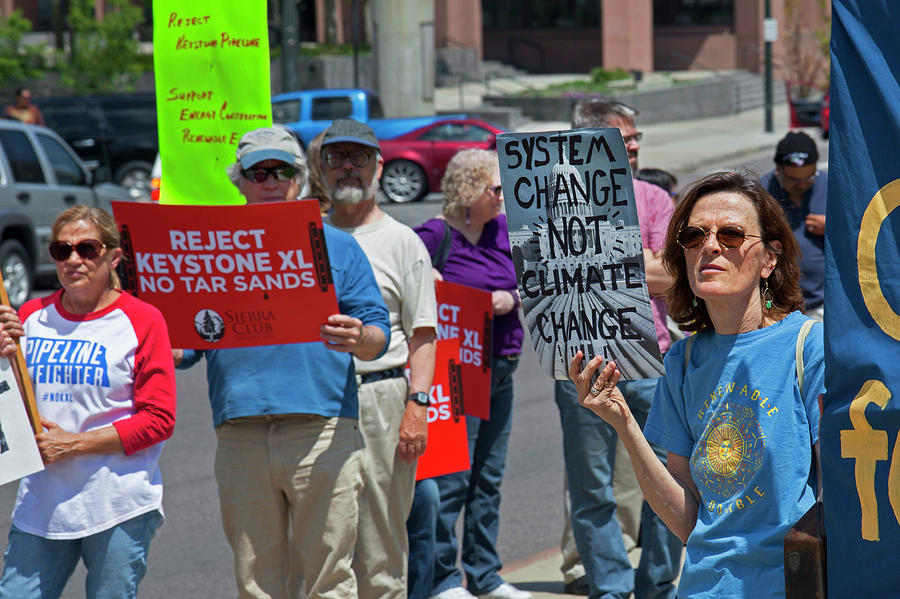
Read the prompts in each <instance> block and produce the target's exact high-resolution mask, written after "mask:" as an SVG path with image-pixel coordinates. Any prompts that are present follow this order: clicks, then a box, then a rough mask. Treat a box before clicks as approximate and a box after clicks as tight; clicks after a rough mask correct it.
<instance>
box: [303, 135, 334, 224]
mask: <svg viewBox="0 0 900 599" xmlns="http://www.w3.org/2000/svg"><path fill="white" fill-rule="evenodd" d="M324 137H325V131H322V132H321V133H319V134H318V135H316V136H315V137H313V138H312V139H311V140H310V141H309V146H307V148H306V151H307V154H306V160H307V163H308V166H309V177H307V179H306V185H304V186H303V190H302V191H301V192H300V198H301V199H304V200H306V199H314V200H318V201H319V212H321V213H322V216H325V215H327V214H328V212H329V211H330V210H331V197H330V196H329V193H328V186H327V184H326V183H325V175H324V169H323V168H322V138H324Z"/></svg>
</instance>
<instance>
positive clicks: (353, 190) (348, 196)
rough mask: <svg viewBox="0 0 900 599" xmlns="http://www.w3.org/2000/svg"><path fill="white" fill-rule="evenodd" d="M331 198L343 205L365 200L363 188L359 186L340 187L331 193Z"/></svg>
mask: <svg viewBox="0 0 900 599" xmlns="http://www.w3.org/2000/svg"><path fill="white" fill-rule="evenodd" d="M331 200H332V201H333V202H334V203H335V204H341V205H342V206H354V205H356V204H359V203H360V202H362V201H363V190H362V189H360V188H359V187H339V188H338V189H337V190H336V191H333V192H332V193H331Z"/></svg>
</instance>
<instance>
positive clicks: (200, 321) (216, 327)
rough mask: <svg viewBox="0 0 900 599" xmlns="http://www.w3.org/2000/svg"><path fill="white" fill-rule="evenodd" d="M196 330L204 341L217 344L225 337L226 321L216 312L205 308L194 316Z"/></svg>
mask: <svg viewBox="0 0 900 599" xmlns="http://www.w3.org/2000/svg"><path fill="white" fill-rule="evenodd" d="M194 330H196V331H197V334H198V335H200V338H201V339H203V340H204V341H207V342H209V343H216V342H217V341H221V340H222V337H223V336H224V335H225V321H224V320H223V319H222V317H221V316H219V313H218V312H216V311H215V310H210V309H209V308H204V309H202V310H200V311H199V312H197V313H196V314H195V315H194Z"/></svg>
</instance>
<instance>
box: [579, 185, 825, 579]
mask: <svg viewBox="0 0 900 599" xmlns="http://www.w3.org/2000/svg"><path fill="white" fill-rule="evenodd" d="M798 253H799V252H798V250H797V243H796V241H795V239H794V237H793V235H792V233H791V230H790V227H789V225H788V224H787V222H786V221H785V218H784V214H783V212H782V210H781V208H780V207H779V206H778V204H777V203H776V202H775V201H774V200H773V199H772V197H771V196H770V195H769V194H768V193H767V192H766V191H765V189H764V188H762V187H761V186H760V184H759V183H758V182H757V181H756V180H755V179H754V178H753V177H751V176H749V175H747V174H745V173H738V172H723V173H715V174H712V175H709V176H707V177H705V178H703V179H701V180H699V181H696V182H695V183H693V184H691V185H690V186H688V187H687V188H686V189H685V190H684V191H683V192H682V194H681V200H680V202H679V205H678V207H677V208H676V210H675V213H674V215H673V216H672V220H671V223H670V225H669V231H668V236H667V239H666V246H665V248H664V251H663V261H664V263H665V265H666V268H667V269H668V270H669V271H670V272H671V273H672V274H673V276H674V278H675V282H674V284H673V286H672V288H671V289H670V290H669V293H668V297H667V299H668V303H669V309H670V313H671V315H672V317H673V318H674V319H675V321H676V322H678V323H679V325H680V326H681V328H683V329H684V330H687V331H694V332H696V335H693V336H691V337H688V338H687V339H683V340H681V341H679V342H678V343H676V344H675V345H674V346H672V349H671V350H670V351H669V352H668V353H667V354H666V358H665V366H666V376H665V378H664V379H661V382H660V384H659V386H658V387H657V390H656V397H655V399H654V402H653V406H652V408H651V411H650V416H649V419H648V421H647V425H646V427H645V429H644V431H643V434H642V433H641V430H640V428H639V427H638V425H637V424H636V423H635V420H634V418H632V417H631V413H630V411H629V408H628V405H627V404H626V403H625V401H624V400H623V398H622V395H621V393H620V392H619V391H618V389H616V387H615V385H616V383H617V382H618V380H619V376H620V374H619V371H618V370H617V369H616V366H615V363H613V362H609V363H607V364H606V365H605V366H603V367H602V368H601V365H602V362H603V360H602V358H599V357H597V358H594V359H593V360H591V361H590V362H589V363H588V365H587V366H586V367H585V368H584V369H583V370H582V369H581V361H582V357H581V356H580V355H578V356H576V357H575V359H574V360H573V362H572V367H571V368H570V371H569V374H570V376H571V377H572V380H573V381H575V384H576V385H577V386H578V391H579V397H580V398H581V401H582V405H584V406H585V407H587V408H589V409H591V410H592V411H594V412H595V413H597V414H598V415H599V416H601V417H602V418H603V419H604V420H606V421H607V422H609V423H610V424H611V425H612V426H613V427H615V429H616V431H617V432H618V434H619V435H620V437H621V438H622V441H623V443H624V444H625V447H626V448H627V450H628V453H629V455H630V456H631V460H632V464H633V465H634V469H635V473H636V474H637V477H638V480H639V482H640V485H641V489H642V490H643V492H644V497H645V498H646V500H647V501H648V502H649V503H650V505H651V507H653V509H654V510H655V511H656V513H657V514H659V516H660V518H662V520H663V521H664V522H665V523H666V525H667V526H668V527H669V528H670V529H671V530H672V532H673V533H675V534H676V535H677V536H678V537H679V538H681V540H682V541H684V542H685V544H686V556H685V562H684V569H683V571H682V574H681V580H680V583H679V587H678V594H679V596H682V597H751V596H752V597H784V592H785V590H784V559H783V539H784V535H785V533H786V532H787V531H788V529H789V528H790V527H791V526H792V525H793V524H794V523H796V522H797V520H799V519H800V517H801V516H802V515H803V514H804V513H805V512H806V511H807V510H808V509H809V508H810V507H811V506H812V505H813V503H814V502H815V498H816V491H815V488H814V487H815V480H816V476H815V475H816V469H815V468H813V467H812V464H813V456H814V455H815V456H816V457H817V456H818V425H819V412H818V404H817V397H818V395H819V394H820V393H823V392H824V348H823V341H822V331H821V326H816V327H813V328H812V329H811V330H810V329H809V328H808V327H809V325H806V326H804V323H805V322H806V321H807V320H808V319H807V318H806V317H804V316H803V315H802V314H801V313H800V312H799V310H800V309H801V308H802V306H803V297H802V293H801V291H800V287H799V285H798V279H799V271H798V269H797V259H798ZM807 335H808V336H807ZM801 356H802V361H801V360H798V359H797V358H800V357H801ZM801 364H802V366H801ZM595 376H596V380H594V377H595ZM592 380H593V384H592ZM644 435H646V438H645V437H644ZM647 439H649V440H650V441H652V442H655V443H657V444H659V445H661V446H663V447H665V448H666V449H667V450H668V467H667V466H665V465H663V464H662V462H660V461H659V459H658V458H657V457H656V456H655V455H654V453H653V450H652V449H650V445H649V444H648V443H647Z"/></svg>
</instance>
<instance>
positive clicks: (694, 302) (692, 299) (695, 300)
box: [691, 295, 697, 308]
mask: <svg viewBox="0 0 900 599" xmlns="http://www.w3.org/2000/svg"><path fill="white" fill-rule="evenodd" d="M691 305H692V306H694V307H695V308H696V307H697V296H696V295H694V296H692V297H691Z"/></svg>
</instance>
